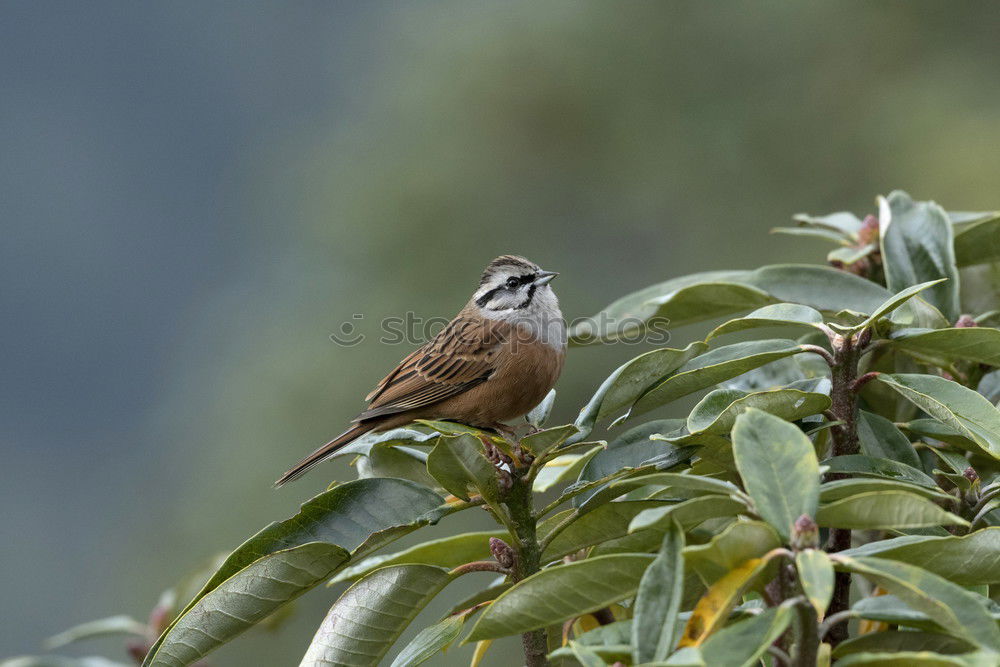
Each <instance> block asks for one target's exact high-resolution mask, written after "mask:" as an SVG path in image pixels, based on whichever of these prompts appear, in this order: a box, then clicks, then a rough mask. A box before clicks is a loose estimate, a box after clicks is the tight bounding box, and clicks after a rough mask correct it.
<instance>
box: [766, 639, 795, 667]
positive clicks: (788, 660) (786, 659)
mask: <svg viewBox="0 0 1000 667" xmlns="http://www.w3.org/2000/svg"><path fill="white" fill-rule="evenodd" d="M767 652H768V653H770V654H771V655H773V656H774V657H775V658H777V659H778V660H779V661H780V662H781V664H782V665H786V666H787V665H791V664H792V657H791V656H790V655H788V654H787V653H785V652H784V651H782V650H781V649H780V648H778V647H777V646H775V645H774V644H771V645H770V646H768V647H767Z"/></svg>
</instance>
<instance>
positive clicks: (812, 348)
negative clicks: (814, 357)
mask: <svg viewBox="0 0 1000 667" xmlns="http://www.w3.org/2000/svg"><path fill="white" fill-rule="evenodd" d="M799 349H800V350H802V351H803V352H813V353H815V354H818V355H819V356H821V357H823V361H825V362H826V363H827V365H828V366H830V367H831V368H832V367H833V365H834V364H835V363H836V362H835V361H834V358H833V355H832V354H830V352H829V351H828V350H827V349H826V348H824V347H820V346H819V345H799Z"/></svg>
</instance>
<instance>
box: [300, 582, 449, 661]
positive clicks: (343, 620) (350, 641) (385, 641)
mask: <svg viewBox="0 0 1000 667" xmlns="http://www.w3.org/2000/svg"><path fill="white" fill-rule="evenodd" d="M450 580H451V576H450V575H449V574H448V570H446V569H444V568H440V567H434V566H431V565H394V566H392V567H385V568H382V569H379V570H375V571H374V572H372V573H371V574H369V575H368V576H366V577H365V578H363V579H361V580H360V581H358V582H357V583H356V584H354V585H353V586H351V587H350V588H348V589H347V590H346V591H344V594H343V595H341V596H340V599H338V600H337V601H336V602H335V603H334V604H333V606H332V607H330V611H329V612H328V613H327V615H326V618H325V619H323V622H322V623H321V624H320V626H319V628H318V629H317V630H316V634H315V635H314V636H313V639H312V643H311V644H310V645H309V649H308V650H307V651H306V654H305V655H304V656H303V658H302V662H300V663H299V667H327V666H329V667H342V666H346V665H358V666H367V665H376V664H378V662H379V660H381V659H382V656H384V655H385V654H386V652H387V651H388V650H389V647H390V646H392V644H393V643H394V642H395V641H396V639H397V638H398V637H399V635H400V634H401V633H402V632H403V630H405V629H406V626H407V625H409V624H410V621H412V620H413V619H414V617H416V615H417V614H418V613H419V612H420V610H421V609H423V608H424V606H425V605H426V604H427V603H428V602H429V601H430V600H431V598H433V597H434V596H435V595H437V594H438V592H439V591H440V590H441V589H442V588H444V586H445V585H446V584H447V583H448V582H449V581H450Z"/></svg>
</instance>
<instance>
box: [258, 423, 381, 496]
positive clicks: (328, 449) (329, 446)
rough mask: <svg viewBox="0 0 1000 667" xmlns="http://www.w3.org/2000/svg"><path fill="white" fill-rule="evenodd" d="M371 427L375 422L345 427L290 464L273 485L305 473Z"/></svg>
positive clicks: (289, 480)
mask: <svg viewBox="0 0 1000 667" xmlns="http://www.w3.org/2000/svg"><path fill="white" fill-rule="evenodd" d="M373 428H375V424H356V425H354V426H352V427H351V428H349V429H347V430H346V431H344V432H343V433H341V434H340V435H338V436H337V437H336V438H334V439H333V440H331V441H330V442H328V443H326V444H325V445H323V446H322V447H320V448H319V449H317V450H316V451H315V452H313V453H312V454H310V455H309V456H307V457H305V458H304V459H302V460H301V461H299V462H298V463H296V464H295V465H294V466H292V468H291V470H289V471H288V472H286V473H285V474H284V475H282V476H281V477H280V478H279V479H278V481H277V482H275V483H274V486H275V487H279V486H281V485H282V484H285V483H286V482H291V481H292V480H295V479H298V478H299V477H301V476H302V475H304V474H306V473H307V472H308V471H309V470H311V469H312V467H313V466H315V465H316V464H318V463H322V462H323V461H325V460H326V459H327V458H328V457H329V456H330V455H331V454H333V453H334V452H335V451H337V450H338V449H340V448H341V447H343V446H344V445H346V444H347V443H349V442H350V441H352V440H354V439H355V438H359V437H361V436H362V435H364V434H365V433H367V432H368V431H370V430H372V429H373Z"/></svg>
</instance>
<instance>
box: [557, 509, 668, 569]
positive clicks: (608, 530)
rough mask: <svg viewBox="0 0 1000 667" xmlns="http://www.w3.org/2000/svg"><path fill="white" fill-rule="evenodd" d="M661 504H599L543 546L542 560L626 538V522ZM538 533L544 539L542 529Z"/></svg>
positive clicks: (560, 556) (627, 523)
mask: <svg viewBox="0 0 1000 667" xmlns="http://www.w3.org/2000/svg"><path fill="white" fill-rule="evenodd" d="M664 504H665V503H664V502H663V501H658V500H628V501H622V502H616V503H606V504H604V505H601V506H600V507H597V508H595V509H594V511H592V512H587V513H586V514H582V515H580V516H579V518H577V519H576V520H574V521H572V523H570V524H569V525H568V526H567V527H566V528H565V529H564V530H563V531H562V532H560V533H559V534H558V535H557V536H556V537H555V538H554V539H553V540H552V541H551V542H550V543H549V544H548V545H547V546H546V547H545V552H544V553H543V554H542V560H543V561H552V560H555V559H557V558H562V557H563V556H566V555H568V554H571V553H574V552H576V551H579V550H580V549H583V548H585V547H589V546H591V545H594V544H599V543H601V542H606V541H608V540H613V539H615V538H618V537H622V536H624V535H627V534H628V525H629V522H630V521H631V520H632V519H633V517H635V515H636V514H638V513H639V512H642V511H643V510H647V509H650V508H652V507H661V506H663V505H664ZM570 511H572V510H570ZM557 516H558V515H557ZM539 533H540V534H542V535H543V536H544V526H543V527H540V528H539Z"/></svg>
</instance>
